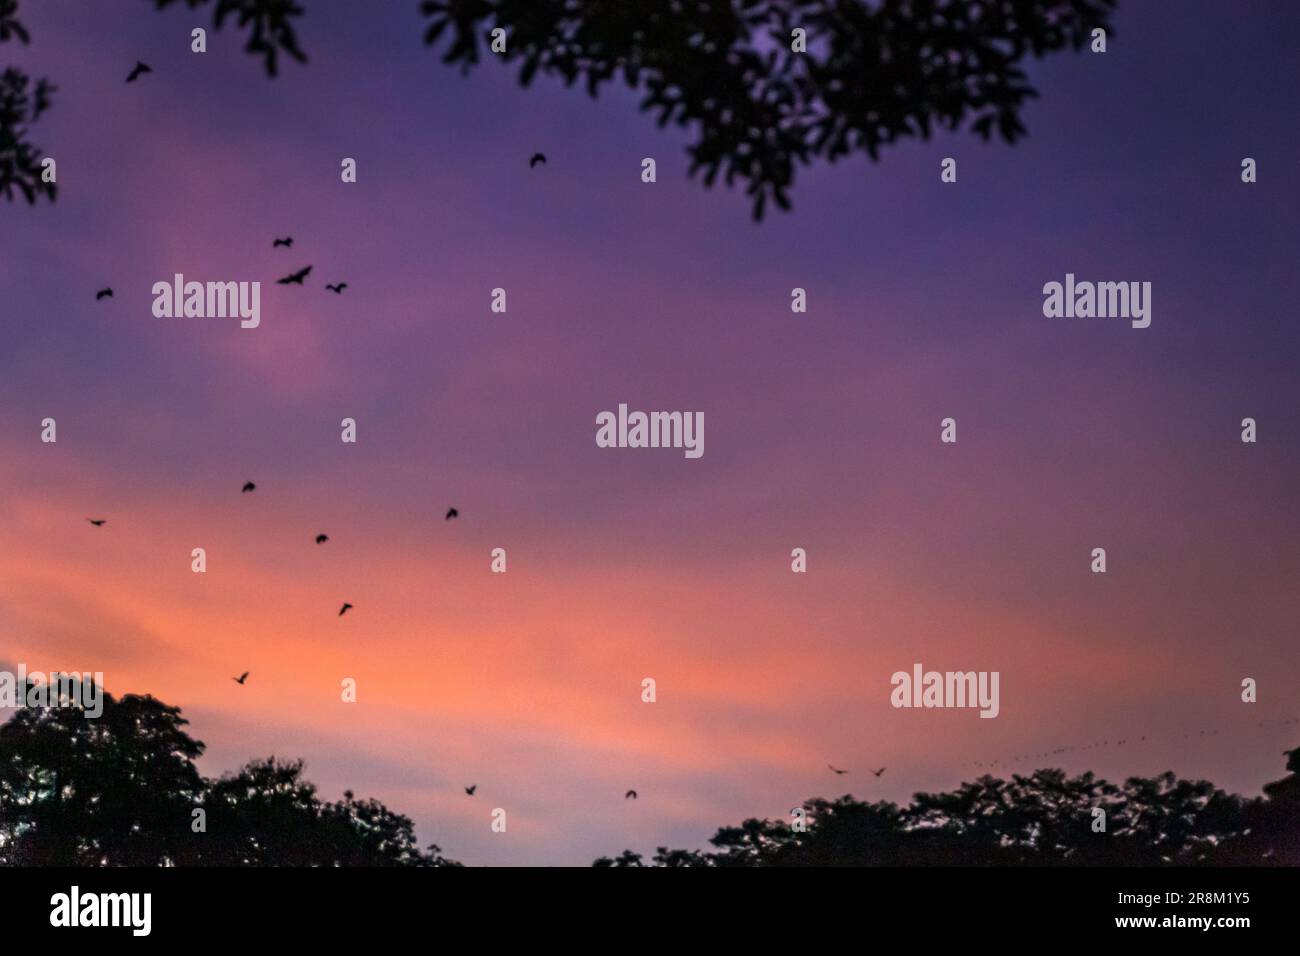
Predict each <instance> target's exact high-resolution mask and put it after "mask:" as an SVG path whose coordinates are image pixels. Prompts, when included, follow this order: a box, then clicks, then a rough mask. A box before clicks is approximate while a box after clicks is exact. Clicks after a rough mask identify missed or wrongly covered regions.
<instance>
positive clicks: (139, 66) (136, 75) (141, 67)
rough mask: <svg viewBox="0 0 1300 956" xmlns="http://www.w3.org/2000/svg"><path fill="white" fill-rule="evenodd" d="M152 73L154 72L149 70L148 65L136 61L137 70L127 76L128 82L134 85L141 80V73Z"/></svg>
mask: <svg viewBox="0 0 1300 956" xmlns="http://www.w3.org/2000/svg"><path fill="white" fill-rule="evenodd" d="M152 72H153V70H152V69H150V68H149V65H148V64H147V63H141V62H140V61H139V60H136V61H135V68H134V69H132V70H131V72H130V73H128V74H127V76H126V81H127V82H128V83H134V82H135V81H136V80H137V79H138V78H139V76H140V74H141V73H152Z"/></svg>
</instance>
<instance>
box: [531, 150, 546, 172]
mask: <svg viewBox="0 0 1300 956" xmlns="http://www.w3.org/2000/svg"><path fill="white" fill-rule="evenodd" d="M544 162H546V154H545V153H533V158H532V159H530V160H529V161H528V168H529V169H532V168H533V167H534V166H536V165H537V164H538V163H544Z"/></svg>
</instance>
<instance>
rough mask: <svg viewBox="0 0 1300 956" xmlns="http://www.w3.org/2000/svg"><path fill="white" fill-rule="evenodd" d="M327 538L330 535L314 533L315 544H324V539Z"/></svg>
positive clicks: (326, 539)
mask: <svg viewBox="0 0 1300 956" xmlns="http://www.w3.org/2000/svg"><path fill="white" fill-rule="evenodd" d="M329 539H330V536H329V535H327V534H318V535H316V543H317V544H324V543H325V542H326V541H328V540H329Z"/></svg>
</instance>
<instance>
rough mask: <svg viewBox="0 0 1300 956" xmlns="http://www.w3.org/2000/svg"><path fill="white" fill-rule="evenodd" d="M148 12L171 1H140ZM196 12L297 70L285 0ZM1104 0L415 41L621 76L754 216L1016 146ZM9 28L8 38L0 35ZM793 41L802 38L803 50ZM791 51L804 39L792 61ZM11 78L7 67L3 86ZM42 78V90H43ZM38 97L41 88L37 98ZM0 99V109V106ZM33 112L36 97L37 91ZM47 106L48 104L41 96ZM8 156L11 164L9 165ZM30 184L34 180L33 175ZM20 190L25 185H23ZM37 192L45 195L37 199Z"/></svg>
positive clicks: (454, 28)
mask: <svg viewBox="0 0 1300 956" xmlns="http://www.w3.org/2000/svg"><path fill="white" fill-rule="evenodd" d="M151 2H152V3H153V4H154V6H155V7H156V8H158V9H166V8H168V7H171V6H175V5H178V4H179V3H181V2H182V0H151ZM183 2H184V4H185V6H186V7H188V8H190V9H195V8H198V7H204V6H207V5H208V4H209V3H211V4H212V7H211V8H212V11H213V26H214V28H216V29H220V28H221V27H222V26H223V25H224V24H225V23H226V22H227V21H233V22H234V23H235V24H236V25H237V26H238V28H240V29H243V30H246V31H247V32H248V42H247V44H246V46H245V49H246V50H248V51H249V52H250V53H252V54H254V55H255V56H260V57H261V58H262V60H263V64H264V65H265V68H266V71H267V73H268V74H269V75H271V76H274V75H275V74H276V71H277V69H278V62H279V57H280V55H281V54H285V55H287V56H289V57H291V58H292V59H295V60H297V61H299V62H306V59H307V57H306V54H305V53H304V52H303V51H302V49H301V48H300V47H299V45H298V39H297V35H296V33H295V32H294V20H295V19H296V18H297V17H300V16H302V15H303V14H304V7H303V6H302V5H301V4H299V3H296V2H294V0H183ZM1115 4H1116V0H961V2H958V0H877V2H874V3H869V2H867V0H637V2H635V3H630V2H627V0H426V2H424V3H423V4H422V5H421V12H422V14H423V16H424V17H425V18H426V21H427V23H426V27H425V34H424V39H425V42H426V43H427V44H429V45H431V46H437V45H438V44H439V43H445V48H444V50H443V56H442V59H443V61H444V62H446V63H449V64H456V65H459V66H460V67H461V69H462V71H463V72H468V71H469V70H470V69H471V68H472V67H473V66H474V65H476V64H477V63H479V62H480V60H481V53H480V50H481V48H487V47H490V40H489V38H490V36H491V34H492V32H493V31H495V30H498V29H500V30H502V31H504V34H505V38H506V46H505V49H504V51H501V52H496V53H492V54H491V58H495V59H500V60H501V61H503V62H508V63H517V64H518V65H519V82H520V84H521V85H524V86H528V85H529V84H531V83H532V82H533V80H534V78H535V77H537V76H538V75H548V76H553V77H557V78H559V79H560V80H562V81H563V82H564V83H565V85H568V86H572V85H574V84H580V85H581V86H582V87H583V88H584V89H586V91H587V92H588V93H589V94H590V95H591V96H592V97H593V98H594V97H596V96H597V95H598V94H599V92H600V90H601V89H602V88H603V87H605V86H606V85H607V84H609V83H611V82H614V83H618V82H621V83H623V84H624V85H626V86H627V87H628V88H630V89H632V90H634V91H636V92H637V93H638V94H639V95H640V96H641V101H640V108H641V109H642V110H643V111H646V112H650V113H653V114H654V115H655V117H656V119H657V121H658V124H659V125H660V126H666V125H668V124H670V123H671V124H674V125H677V126H680V127H684V128H688V129H690V130H691V131H692V133H693V135H694V140H693V142H692V143H691V144H690V145H689V146H688V148H687V153H688V155H689V157H690V175H691V176H695V175H697V174H698V175H699V176H700V177H701V178H702V180H703V182H704V184H705V186H706V187H707V186H712V185H713V184H714V183H715V182H716V181H717V180H718V177H719V176H721V177H722V179H723V181H724V182H726V184H727V185H728V186H731V185H733V184H734V183H735V182H737V181H740V182H743V183H744V184H745V191H746V193H747V194H748V195H749V197H750V200H751V204H752V209H753V214H754V218H755V219H762V218H763V214H764V212H765V210H766V208H767V206H768V203H769V202H772V203H775V204H776V205H777V206H779V207H780V208H782V209H789V208H790V197H789V192H790V188H791V187H792V185H793V183H794V176H795V168H796V166H797V165H799V164H804V165H807V164H810V163H812V162H814V161H824V162H835V161H837V160H840V159H843V158H845V157H847V156H850V155H854V154H859V153H865V154H866V155H867V156H869V157H870V158H871V159H872V160H875V159H877V158H878V157H879V153H880V149H881V147H883V146H887V145H889V144H890V143H894V142H896V141H898V140H900V139H905V138H908V137H919V138H921V139H928V138H929V137H930V135H931V133H932V131H933V130H934V129H935V128H946V129H948V130H957V129H959V128H962V127H965V128H968V129H969V130H971V131H972V132H974V133H975V134H976V135H978V136H980V137H982V138H983V139H985V140H988V139H990V138H992V137H993V136H994V135H995V134H996V135H998V136H1000V137H1001V138H1002V139H1003V140H1005V141H1006V142H1008V143H1014V142H1015V141H1016V140H1017V139H1018V138H1019V137H1020V136H1022V135H1023V134H1024V133H1025V126H1024V123H1023V121H1022V118H1021V110H1022V109H1023V107H1024V105H1025V103H1026V101H1027V100H1028V99H1030V98H1032V97H1035V96H1037V95H1038V94H1037V92H1036V91H1035V90H1034V89H1033V87H1031V86H1030V85H1029V82H1028V79H1027V77H1026V75H1025V73H1024V71H1023V70H1022V69H1021V66H1022V64H1023V63H1024V61H1025V60H1026V59H1027V58H1029V57H1043V56H1045V55H1047V54H1048V53H1053V52H1056V51H1059V50H1063V49H1067V48H1069V49H1075V50H1078V49H1080V48H1081V47H1082V46H1083V45H1084V44H1085V43H1087V42H1088V40H1089V39H1090V38H1091V35H1092V31H1093V30H1095V29H1103V30H1106V31H1108V32H1110V31H1111V29H1112V28H1111V22H1110V17H1111V14H1112V12H1113V10H1114V8H1115ZM16 6H17V0H0V39H5V38H6V37H7V35H8V34H9V33H12V34H13V35H15V36H17V37H19V38H20V39H22V40H23V42H26V40H27V36H26V31H25V30H22V28H21V26H20V25H18V24H17V21H16V19H15V18H14V14H15V10H16ZM6 23H7V24H9V26H8V28H7V30H6V27H5V24H6ZM795 31H802V38H801V41H797V40H796V38H795ZM796 42H802V43H803V44H804V45H803V46H802V47H801V48H800V49H799V50H796V49H795V48H794V47H795V45H796ZM8 76H9V74H6V77H8ZM41 82H42V83H44V82H45V81H41ZM26 83H27V78H26V77H25V76H24V75H23V74H21V73H18V72H17V71H14V76H13V77H12V79H7V80H6V88H8V86H9V85H10V84H12V85H13V88H14V89H16V90H17V91H18V93H17V94H16V99H14V101H13V105H12V106H10V107H9V108H8V109H7V110H5V111H0V189H3V190H4V191H5V193H6V195H8V196H10V198H12V188H13V186H14V185H17V186H18V187H19V188H20V189H22V190H23V192H24V193H26V195H27V197H28V199H29V200H30V201H35V192H34V187H33V185H32V182H31V176H30V163H31V161H32V160H33V159H34V157H35V155H37V151H35V150H34V149H33V148H32V147H30V146H25V144H23V143H22V136H23V134H24V133H25V129H24V126H25V124H26V123H28V122H30V121H32V120H34V119H35V117H36V116H38V115H39V113H40V108H39V107H35V106H33V107H30V108H29V106H28V105H27V101H26V99H25V94H24V93H23V90H25V88H26ZM44 89H45V92H46V94H48V92H49V90H50V89H52V88H51V87H48V86H45V87H44ZM0 102H3V101H0ZM32 102H33V103H40V102H42V99H41V95H40V91H39V89H38V91H37V94H36V95H35V97H34V99H33V101H32ZM45 102H47V103H48V99H46V100H45ZM10 154H12V156H10ZM37 182H39V179H38V180H37ZM24 184H25V185H24ZM48 193H49V195H50V197H51V198H53V196H54V193H53V189H52V188H51V189H49V190H48Z"/></svg>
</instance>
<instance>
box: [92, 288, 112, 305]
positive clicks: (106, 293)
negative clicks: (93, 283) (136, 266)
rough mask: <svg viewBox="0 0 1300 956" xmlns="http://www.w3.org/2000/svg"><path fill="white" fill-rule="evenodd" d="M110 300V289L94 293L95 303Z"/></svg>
mask: <svg viewBox="0 0 1300 956" xmlns="http://www.w3.org/2000/svg"><path fill="white" fill-rule="evenodd" d="M111 298H113V290H112V289H100V290H99V291H98V292H96V293H95V301H96V302H98V301H99V300H100V299H111Z"/></svg>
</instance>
